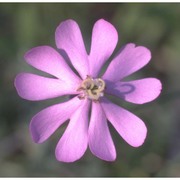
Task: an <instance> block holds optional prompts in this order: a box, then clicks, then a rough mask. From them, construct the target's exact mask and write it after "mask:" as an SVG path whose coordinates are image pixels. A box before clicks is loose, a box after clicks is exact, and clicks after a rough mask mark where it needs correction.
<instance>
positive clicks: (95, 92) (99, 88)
mask: <svg viewBox="0 0 180 180" xmlns="http://www.w3.org/2000/svg"><path fill="white" fill-rule="evenodd" d="M104 89H105V82H104V81H103V80H102V79H100V78H97V79H93V78H91V77H90V76H87V78H86V79H85V80H83V81H82V83H81V86H80V87H79V88H78V89H77V91H81V92H82V93H81V94H80V95H79V96H78V97H79V99H85V98H89V99H91V100H94V101H98V99H99V98H100V97H102V96H104Z"/></svg>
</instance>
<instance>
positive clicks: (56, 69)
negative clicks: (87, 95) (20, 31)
mask: <svg viewBox="0 0 180 180" xmlns="http://www.w3.org/2000/svg"><path fill="white" fill-rule="evenodd" d="M24 58H25V59H26V61H27V63H28V64H30V65H31V66H33V67H35V68H37V69H39V70H41V71H44V72H46V73H49V74H51V75H53V76H55V77H57V78H59V79H61V80H64V81H66V82H67V83H69V84H70V85H72V86H74V85H77V84H79V83H80V79H79V77H78V76H77V75H75V74H74V72H73V71H72V70H71V68H70V67H69V66H68V65H67V63H66V62H65V61H64V59H63V57H62V56H61V55H60V54H59V53H58V52H57V51H56V50H54V49H53V48H51V47H49V46H39V47H35V48H33V49H31V50H29V51H28V52H27V53H26V54H25V56H24Z"/></svg>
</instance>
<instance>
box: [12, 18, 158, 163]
mask: <svg viewBox="0 0 180 180" xmlns="http://www.w3.org/2000/svg"><path fill="white" fill-rule="evenodd" d="M55 39H56V45H57V48H58V49H61V50H63V51H64V52H65V53H66V54H67V56H68V58H69V60H70V63H71V64H72V65H73V66H74V68H75V69H76V71H77V74H76V73H74V72H73V71H72V69H71V68H70V67H69V66H68V64H67V62H66V60H65V59H64V58H63V56H61V54H60V53H58V52H57V51H56V50H54V49H53V48H51V47H49V46H40V47H35V48H33V49H31V50H30V51H28V52H27V53H26V54H25V59H26V62H27V63H28V64H30V65H31V66H33V67H35V68H37V69H39V70H41V71H44V72H46V73H48V74H51V75H53V76H54V78H48V77H42V76H39V75H35V74H31V73H20V74H18V75H17V77H16V79H15V87H16V89H17V92H18V94H19V96H21V97H22V98H24V99H27V100H32V101H39V100H45V99H49V98H55V97H58V96H62V95H74V97H73V98H72V99H70V100H68V101H66V102H64V103H60V104H56V105H53V106H51V107H48V108H46V109H44V110H42V111H40V112H39V113H38V114H36V115H35V116H34V117H33V118H32V120H31V123H30V133H31V135H32V139H33V141H34V142H36V143H42V142H44V141H45V140H47V139H48V138H49V137H50V136H51V135H52V134H53V133H54V132H55V131H56V130H57V129H58V128H59V127H60V126H61V125H62V124H63V123H64V122H65V121H67V120H68V119H70V121H69V124H68V126H67V129H66V130H65V132H64V134H63V135H62V137H61V139H60V140H59V142H58V144H57V147H56V150H55V155H56V158H57V160H59V161H63V162H73V161H76V160H78V159H80V158H81V157H82V156H83V154H84V153H85V151H86V149H87V147H88V146H89V148H90V150H91V152H92V153H93V154H94V155H95V156H97V157H98V158H100V159H103V160H106V161H114V160H115V158H116V150H115V146H114V143H113V140H112V137H111V134H110V131H109V128H108V124H107V120H108V121H109V122H110V123H111V124H112V125H113V126H114V128H115V129H116V130H117V132H118V133H119V134H120V136H121V137H122V138H123V139H124V140H125V141H126V142H127V143H128V144H130V145H131V146H133V147H138V146H141V145H142V144H143V143H144V140H145V138H146V134H147V128H146V126H145V124H144V123H143V121H142V120H141V119H139V118H138V117H137V116H135V115H134V114H132V113H130V112H129V111H127V110H125V109H123V108H121V107H119V106H117V105H116V104H114V103H112V102H111V101H109V100H108V99H107V98H106V94H111V95H114V96H117V97H120V98H122V99H124V100H125V101H128V102H131V103H136V104H143V103H147V102H150V101H152V100H154V99H155V98H157V96H158V95H159V94H160V91H161V83H160V81H159V80H158V79H155V78H145V79H140V80H133V81H129V82H126V81H124V80H123V79H124V78H125V77H127V76H128V75H131V74H132V73H134V72H136V71H138V70H139V69H141V68H142V67H143V66H145V65H146V64H147V63H148V62H149V61H150V59H151V53H150V51H149V50H148V49H147V48H145V47H143V46H135V44H132V43H130V44H127V45H125V46H124V47H123V48H122V49H121V50H120V51H119V53H118V54H117V55H116V56H115V58H114V59H113V60H112V62H111V63H110V65H109V66H108V68H107V70H106V71H105V73H104V74H103V76H101V77H99V76H98V75H99V72H100V70H101V68H102V66H103V65H104V63H105V62H106V61H107V60H108V59H109V57H110V56H111V55H112V53H113V51H114V49H115V47H116V44H117V42H118V34H117V31H116V29H115V28H114V27H113V26H112V25H111V24H110V23H109V22H107V21H105V20H103V19H100V20H98V21H97V22H96V23H95V25H94V27H93V31H92V42H91V49H90V53H89V54H87V52H86V49H85V46H84V42H83V38H82V35H81V31H80V29H79V26H78V24H77V23H76V22H75V21H74V20H67V21H64V22H62V23H61V24H60V25H59V26H58V27H57V29H56V32H55ZM90 110H91V111H90ZM89 113H91V114H90V119H89Z"/></svg>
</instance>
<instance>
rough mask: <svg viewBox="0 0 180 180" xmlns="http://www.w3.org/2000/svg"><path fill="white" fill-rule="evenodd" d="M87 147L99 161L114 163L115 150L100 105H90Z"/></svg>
mask: <svg viewBox="0 0 180 180" xmlns="http://www.w3.org/2000/svg"><path fill="white" fill-rule="evenodd" d="M89 147H90V150H91V152H92V153H93V154H94V155H95V156H97V157H99V158H100V159H103V160H106V161H114V160H115V159H116V150H115V147H114V143H113V141H112V138H111V134H110V132H109V128H108V125H107V120H106V116H105V114H104V112H103V109H102V107H101V105H100V103H94V102H93V104H92V114H91V120H90V125H89Z"/></svg>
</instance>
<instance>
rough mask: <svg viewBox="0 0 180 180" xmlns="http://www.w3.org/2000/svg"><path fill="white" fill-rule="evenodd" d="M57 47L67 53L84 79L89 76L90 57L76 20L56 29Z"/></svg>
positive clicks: (63, 23)
mask: <svg viewBox="0 0 180 180" xmlns="http://www.w3.org/2000/svg"><path fill="white" fill-rule="evenodd" d="M55 39H56V45H57V47H58V48H59V49H61V50H63V51H65V52H66V53H67V55H68V57H69V59H70V61H71V63H72V65H73V66H74V67H75V68H76V70H77V71H78V73H79V74H80V76H81V77H82V79H85V78H86V76H87V75H89V65H88V55H87V52H86V49H85V46H84V42H83V38H82V34H81V31H80V29H79V26H78V24H77V23H76V22H75V21H74V20H66V21H64V22H62V23H61V24H60V25H59V26H58V27H57V29H56V33H55Z"/></svg>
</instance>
